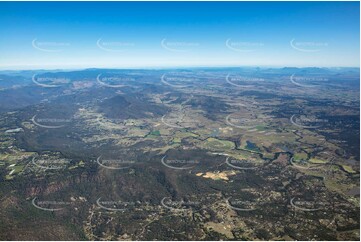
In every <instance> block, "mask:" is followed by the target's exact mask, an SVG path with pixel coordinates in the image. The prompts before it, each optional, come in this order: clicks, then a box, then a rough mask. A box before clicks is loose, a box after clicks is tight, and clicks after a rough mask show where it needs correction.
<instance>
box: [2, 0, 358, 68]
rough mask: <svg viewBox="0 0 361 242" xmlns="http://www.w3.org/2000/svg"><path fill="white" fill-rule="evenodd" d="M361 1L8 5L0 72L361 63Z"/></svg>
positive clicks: (37, 3)
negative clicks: (95, 68)
mask: <svg viewBox="0 0 361 242" xmlns="http://www.w3.org/2000/svg"><path fill="white" fill-rule="evenodd" d="M359 15H360V12H359V2H223V3H222V2H156V3H154V2H153V3H152V2H132V3H131V2H33V3H31V2H12V3H9V2H0V36H1V38H0V53H1V58H0V69H55V68H88V67H115V68H147V67H181V66H182V67H183V66H188V67H192V66H275V67H283V66H299V67H304V66H318V67H336V66H337V67H342V66H348V67H359V65H360V62H359V60H360V48H359V46H360V44H359V42H360V39H359V36H360V30H359V29H360V23H359V18H360V17H359Z"/></svg>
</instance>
